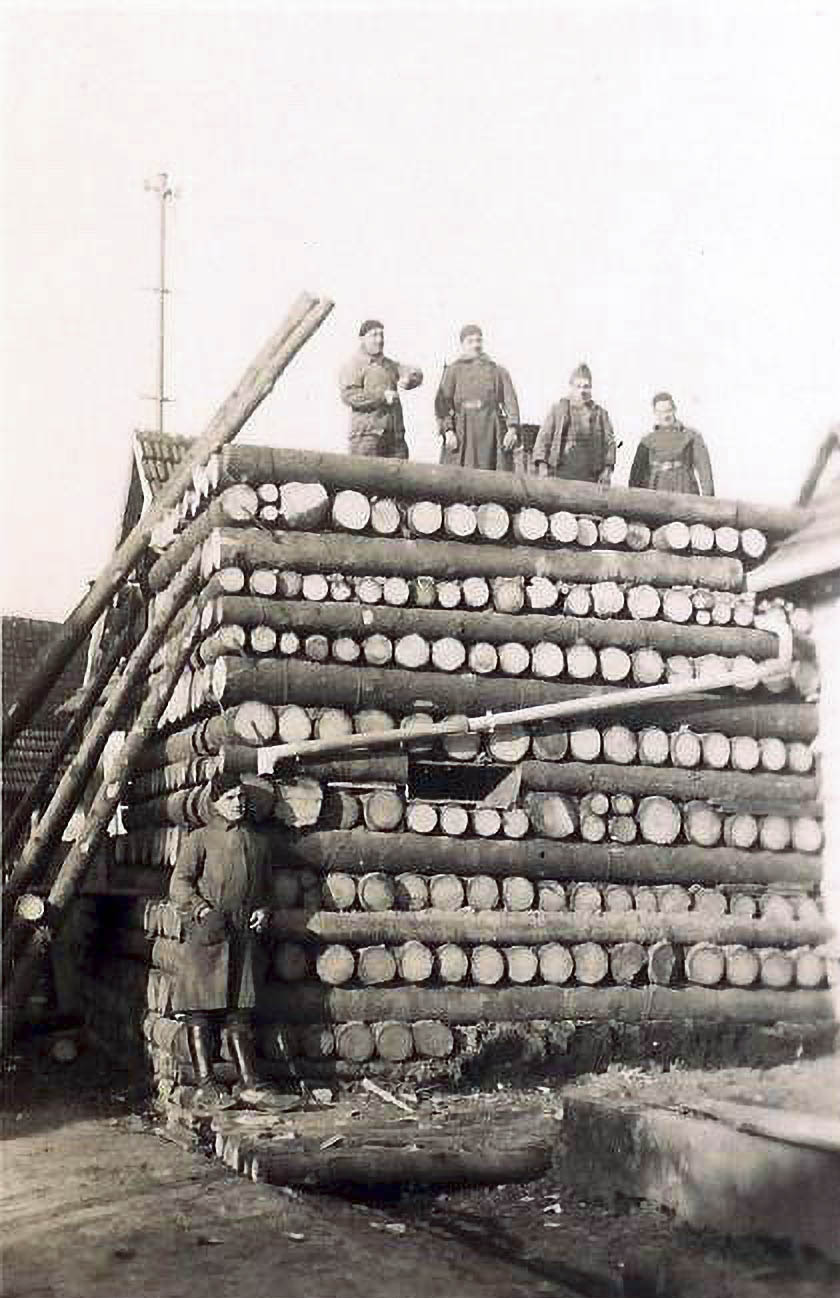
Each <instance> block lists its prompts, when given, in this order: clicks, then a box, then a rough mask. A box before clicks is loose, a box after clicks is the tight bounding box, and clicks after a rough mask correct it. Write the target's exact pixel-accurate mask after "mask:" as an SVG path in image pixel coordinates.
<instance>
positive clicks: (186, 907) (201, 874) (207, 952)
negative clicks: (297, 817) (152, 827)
mask: <svg viewBox="0 0 840 1298" xmlns="http://www.w3.org/2000/svg"><path fill="white" fill-rule="evenodd" d="M169 896H170V899H171V900H172V901H173V902H174V903H175V905H176V906H177V907H178V910H179V911H180V913H181V915H182V916H183V918H184V919H185V921H186V937H185V941H184V943H183V945H182V948H181V966H180V969H179V971H178V973H177V975H176V978H175V986H174V988H173V993H172V1008H173V1010H176V1011H185V1010H223V1009H239V1010H247V1009H253V1007H254V1004H255V1003H256V995H257V987H258V984H259V983H260V981H261V976H262V968H261V966H262V964H263V961H264V958H263V953H262V951H261V949H260V939H259V937H258V936H257V935H256V934H255V933H254V932H253V931H252V930H251V928H250V927H249V923H250V919H251V915H252V913H253V912H254V911H255V910H258V909H260V908H261V907H263V906H267V905H268V904H269V902H270V900H271V872H270V868H269V857H268V849H267V845H266V840H265V839H264V838H263V837H262V836H261V835H260V834H258V833H257V832H256V831H255V830H254V829H252V828H251V827H250V826H249V825H248V824H245V823H239V824H229V823H228V822H227V821H225V820H223V819H222V818H221V817H215V818H214V819H213V820H212V821H211V823H210V824H209V825H204V826H202V828H200V829H195V830H193V832H192V833H191V834H190V835H189V836H188V838H187V839H186V841H185V842H184V845H183V847H182V848H181V851H180V854H179V856H178V861H177V863H176V865H175V869H174V870H173V872H172V878H171V880H170V883H169ZM204 905H208V906H210V907H212V909H211V910H210V912H209V914H207V915H206V916H205V917H204V918H203V919H201V920H198V919H197V918H196V914H197V912H198V911H199V910H200V908H201V907H202V906H204Z"/></svg>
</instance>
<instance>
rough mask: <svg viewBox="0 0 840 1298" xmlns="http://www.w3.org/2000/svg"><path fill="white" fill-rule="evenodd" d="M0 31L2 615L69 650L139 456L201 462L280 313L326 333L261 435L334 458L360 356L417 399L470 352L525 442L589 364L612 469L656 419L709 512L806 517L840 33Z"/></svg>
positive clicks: (443, 14)
mask: <svg viewBox="0 0 840 1298" xmlns="http://www.w3.org/2000/svg"><path fill="white" fill-rule="evenodd" d="M73 9H74V10H75V12H69V11H68V10H67V9H66V8H65V9H64V10H62V9H61V8H60V7H58V6H50V7H45V6H41V5H37V4H35V3H30V4H28V5H27V6H26V7H25V8H24V7H23V6H17V7H16V6H8V5H7V6H4V7H3V9H2V22H3V32H4V42H3V44H4V63H5V68H4V88H5V89H4V100H3V137H4V150H5V156H4V166H3V177H4V182H5V183H4V197H3V204H2V207H3V218H2V219H3V223H4V225H3V236H4V237H3V250H4V293H3V303H4V308H5V312H4V315H5V318H4V341H5V347H4V369H5V373H4V384H3V391H4V399H3V430H2V431H3V439H4V444H3V466H2V467H3V498H2V526H3V528H4V529H5V532H6V536H5V538H4V543H3V546H2V556H3V563H2V569H3V571H2V578H3V584H2V593H0V607H2V611H3V612H15V613H27V614H32V615H35V616H46V617H58V618H60V617H62V616H64V614H65V613H66V612H67V611H68V610H69V608H70V607H72V606H73V604H75V602H76V601H77V599H78V598H79V596H80V594H81V593H82V591H83V588H84V582H85V580H86V579H88V578H90V577H93V576H94V575H96V573H97V571H98V570H99V568H100V566H101V565H102V564H103V563H104V561H105V559H106V558H107V555H108V552H109V550H110V548H111V546H112V544H113V542H114V538H115V532H116V529H117V526H118V521H119V517H120V513H121V508H122V503H123V496H124V492H125V487H126V484H127V478H128V471H129V466H130V453H131V451H130V447H131V438H132V432H133V430H134V429H135V428H137V427H139V426H143V425H144V424H145V425H150V424H152V423H153V421H154V417H155V408H154V406H153V405H152V404H150V403H147V402H143V401H142V400H141V394H143V393H149V392H154V390H155V382H156V323H155V299H154V298H153V296H151V295H150V294H148V293H147V292H145V291H144V290H145V289H146V288H148V287H149V286H150V285H152V284H154V282H155V277H156V273H157V271H156V259H157V217H156V209H155V205H154V200H153V198H152V196H151V195H150V194H148V193H145V192H144V189H143V181H144V179H145V178H146V177H149V176H153V175H154V174H155V173H157V172H159V171H161V170H168V171H169V172H170V173H171V175H172V177H173V179H174V181H175V182H176V183H177V184H178V185H179V186H180V188H181V197H180V198H179V199H178V201H177V204H176V206H175V209H174V213H173V216H172V221H171V240H170V261H169V266H170V279H171V284H172V288H173V290H174V292H173V296H172V298H171V299H170V312H169V321H170V334H169V338H170V344H169V348H168V360H169V368H170V393H171V395H172V396H173V397H174V398H175V401H174V403H173V404H172V405H171V406H170V407H169V408H168V410H167V427H168V429H169V431H173V432H179V433H186V434H197V433H199V432H200V431H201V430H202V429H203V427H204V426H205V424H206V422H207V420H208V419H209V417H210V416H211V415H212V413H213V411H214V410H215V408H216V406H217V405H218V404H219V403H220V402H221V401H222V399H223V398H224V397H225V395H226V394H227V392H228V391H229V389H230V388H231V387H232V385H233V384H234V383H235V382H236V380H237V378H238V377H239V375H240V373H241V371H242V370H243V369H244V367H245V366H246V365H247V364H248V363H249V361H250V360H251V359H252V357H253V355H254V354H255V353H256V351H257V350H258V348H259V347H260V346H261V345H262V343H263V342H264V341H265V339H266V338H267V336H268V335H269V334H270V333H271V332H272V331H273V329H274V328H275V327H276V326H277V324H278V323H279V321H280V319H281V318H282V316H283V315H284V313H285V311H286V309H287V307H288V305H289V303H290V302H291V300H292V299H293V298H294V297H295V296H296V295H297V294H298V293H299V292H300V291H301V289H304V288H305V289H308V290H310V291H313V292H316V293H321V294H325V295H328V296H330V297H332V298H334V299H335V301H336V310H335V311H334V313H333V315H332V316H331V317H330V319H329V320H328V322H327V323H326V325H325V326H324V327H323V328H322V329H321V331H320V333H319V334H318V335H316V337H315V339H314V340H313V341H312V342H311V343H310V344H309V345H308V347H307V348H306V350H305V352H304V353H302V354H301V356H300V357H299V358H298V360H297V361H296V362H295V364H294V366H293V367H292V368H291V369H290V370H289V371H288V372H287V374H286V376H284V378H283V379H282V380H281V383H280V385H279V386H278V388H277V390H276V391H275V393H274V394H273V395H272V397H270V398H269V400H268V401H267V402H266V403H265V405H264V407H263V408H262V409H261V411H259V412H258V414H257V416H256V417H255V418H254V420H253V421H252V424H251V425H250V426H249V428H248V429H246V432H245V434H243V436H245V437H247V438H248V439H249V440H254V441H261V442H270V443H276V444H278V445H289V446H293V445H305V446H310V447H315V446H317V447H321V448H324V449H330V450H340V449H343V447H344V445H345V441H344V439H345V433H346V424H347V412H346V411H345V410H344V408H343V407H342V406H341V405H340V404H339V402H338V397H337V391H336V372H337V370H338V367H339V366H340V364H341V362H342V361H343V360H344V359H345V358H346V356H347V355H349V354H350V353H351V352H352V351H353V350H354V348H355V347H356V345H357V337H356V335H357V331H358V324H359V321H360V320H361V319H362V318H363V317H365V316H369V315H377V316H380V317H382V318H383V319H384V321H385V323H386V327H387V339H386V344H387V347H388V350H389V351H390V352H391V354H392V355H394V356H396V357H397V358H399V359H401V360H405V361H410V362H413V363H417V364H419V365H421V366H422V367H423V369H424V371H425V373H426V382H425V384H424V386H423V387H422V388H421V389H420V390H419V392H416V393H410V394H408V395H407V396H406V398H405V403H404V404H405V409H406V416H407V424H408V430H409V443H410V445H411V448H412V454H413V456H414V457H415V458H418V459H433V458H435V456H436V450H437V439H436V437H435V435H434V420H433V414H432V403H433V397H434V389H435V386H436V383H437V380H438V377H439V375H440V370H441V366H442V363H443V361H444V359H446V358H447V357H451V356H452V355H453V354H454V353H455V352H456V350H457V331H458V328H459V327H460V325H461V324H462V323H463V322H464V321H465V320H478V321H479V322H480V323H481V324H483V325H484V328H485V341H486V346H487V349H488V351H489V352H490V354H491V355H493V356H495V357H496V358H498V359H499V360H501V361H503V362H504V363H505V364H506V365H507V366H508V368H509V369H510V371H511V373H512V375H513V379H514V382H515V384H516V386H517V389H518V392H519V397H520V404H521V407H522V412H523V418H524V419H526V420H529V421H538V420H540V419H541V418H542V417H543V415H544V414H545V411H546V409H547V407H548V405H549V403H550V402H551V401H552V400H555V399H557V398H558V397H559V396H561V395H563V393H564V391H565V388H566V383H567V379H568V374H569V371H570V370H571V368H572V366H573V365H574V364H575V363H576V362H577V361H579V360H581V359H586V360H588V361H589V363H590V365H591V366H592V369H593V371H594V377H595V395H596V399H598V400H600V401H601V402H602V403H603V404H605V405H606V406H607V408H608V409H609V411H610V413H611V415H612V417H613V423H614V425H615V427H616V430H617V433H618V436H619V437H620V438H621V439H623V442H624V446H623V449H622V450H621V452H620V453H619V461H618V468H617V474H616V481H618V482H626V478H627V472H628V469H629V463H630V459H631V458H632V451H633V447H634V445H635V442H636V441H637V439H638V437H639V436H640V435H641V434H642V433H643V432H644V431H646V430H647V428H648V426H649V421H650V399H651V396H652V394H653V392H654V391H655V390H656V389H657V388H661V387H667V388H670V389H671V390H672V391H673V393H674V395H675V396H676V398H677V401H678V404H679V407H680V412H681V414H682V416H683V418H684V419H685V421H686V422H689V423H692V424H695V425H696V426H698V427H699V428H700V429H701V430H702V431H703V433H704V434H705V436H706V438H707V441H708V444H709V447H710V450H711V454H712V459H713V462H714V467H715V471H716V477H717V482H718V491H719V494H721V495H724V494H725V495H743V496H749V497H751V498H753V499H761V498H764V499H767V500H771V501H789V500H791V499H792V498H793V497H794V496H795V495H796V492H797V490H798V488H799V485H800V482H801V480H802V478H803V477H804V475H805V473H806V471H807V469H808V467H809V465H810V462H811V460H812V459H813V456H814V452H815V449H816V446H817V444H818V441H819V440H820V439H821V437H823V436H824V434H825V432H826V430H827V428H828V425H829V424H830V423H831V422H832V421H833V420H836V419H838V418H840V369H839V367H838V359H839V358H840V297H839V296H838V284H839V283H840V239H839V238H838V233H837V232H838V228H840V203H838V198H840V192H839V191H840V180H838V176H840V167H838V162H840V158H838V153H840V95H839V94H838V90H837V84H838V77H837V68H838V65H840V5H838V4H836V3H835V2H834V0H823V2H822V3H821V4H809V3H806V2H805V0H799V3H780V2H779V0H763V3H761V4H757V3H756V4H753V3H747V2H744V0H742V2H741V3H738V4H726V3H719V2H716V0H693V2H689V0H686V2H685V3H681V2H680V0H670V3H658V2H655V0H648V3H631V2H629V0H627V2H619V0H614V2H613V3H599V2H598V0H567V2H565V3H564V2H559V3H555V4H543V5H539V6H537V5H533V6H528V5H526V4H522V3H513V0H511V3H510V4H508V5H489V4H473V5H463V4H462V5H459V4H457V3H454V2H453V0H448V2H447V3H445V4H436V3H426V4H415V5H413V6H408V5H396V4H385V3H371V4H367V5H360V4H343V5H342V4H334V5H326V4H320V5H319V4H317V3H309V4H306V5H303V4H300V5H297V6H292V5H284V4H282V3H279V2H277V0H275V3H274V4H272V5H271V7H270V9H267V8H265V7H263V8H262V9H259V8H256V7H253V6H252V7H249V6H247V5H245V4H238V5H236V6H234V5H232V4H226V5H221V4H219V5H215V6H213V5H210V4H204V5H201V6H191V5H189V4H184V3H182V4H180V5H179V6H177V9H176V8H175V7H174V6H173V7H170V8H169V9H167V7H166V6H165V5H163V4H158V5H156V6H155V7H154V9H155V12H151V11H150V10H148V9H146V8H145V7H144V6H141V5H139V4H136V3H135V4H123V5H121V6H115V5H114V6H110V7H109V6H107V5H102V4H100V5H98V6H95V7H89V8H86V7H85V6H84V5H80V4H78V3H77V4H76V5H75V6H73Z"/></svg>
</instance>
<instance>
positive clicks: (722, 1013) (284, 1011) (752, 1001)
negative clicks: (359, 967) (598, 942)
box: [261, 983, 833, 1024]
mask: <svg viewBox="0 0 840 1298" xmlns="http://www.w3.org/2000/svg"><path fill="white" fill-rule="evenodd" d="M261 1010H262V1013H263V1014H264V1016H265V1017H267V1018H268V1017H276V1018H280V1017H285V1018H286V1019H287V1020H288V1021H289V1022H294V1023H319V1022H324V1023H344V1022H371V1023H375V1022H379V1021H380V1020H382V1019H396V1020H398V1021H401V1022H403V1023H406V1022H408V1023H410V1022H412V1021H413V1020H414V1019H427V1018H434V1019H443V1020H444V1022H447V1023H457V1024H471V1023H482V1022H487V1021H489V1022H491V1023H492V1022H511V1023H515V1022H519V1023H521V1022H528V1021H530V1020H532V1019H548V1020H555V1021H556V1020H559V1019H571V1020H573V1021H574V1022H581V1021H586V1020H605V1019H616V1020H619V1021H621V1022H624V1023H645V1022H650V1021H670V1022H675V1021H677V1022H678V1021H680V1020H684V1019H710V1020H712V1021H714V1022H716V1023H817V1022H823V1021H827V1020H830V1019H831V1018H832V1017H833V1007H832V1001H831V994H830V993H829V992H828V991H802V990H795V991H794V990H790V989H785V990H778V991H777V990H771V989H767V988H749V989H741V988H739V987H727V988H722V989H718V988H708V987H681V988H674V987H660V986H648V987H568V988H567V987H555V986H551V987H544V986H539V987H534V986H531V987H395V988H393V989H391V988H388V989H384V988H364V989H359V990H357V989H355V988H352V989H351V988H335V989H333V990H330V991H328V990H326V988H324V987H322V986H320V985H318V984H316V985H313V984H311V983H298V984H297V985H296V986H295V993H294V996H293V997H290V996H289V993H288V990H287V989H286V988H284V987H279V988H278V990H277V991H274V990H273V989H272V988H269V989H268V994H267V995H266V997H265V1002H264V1007H261Z"/></svg>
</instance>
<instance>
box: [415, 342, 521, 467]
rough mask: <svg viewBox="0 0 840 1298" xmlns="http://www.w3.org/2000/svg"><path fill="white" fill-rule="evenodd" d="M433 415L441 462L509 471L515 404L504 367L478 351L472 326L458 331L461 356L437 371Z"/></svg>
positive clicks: (480, 345) (480, 346)
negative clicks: (435, 422) (438, 435)
mask: <svg viewBox="0 0 840 1298" xmlns="http://www.w3.org/2000/svg"><path fill="white" fill-rule="evenodd" d="M435 414H436V415H437V418H438V429H439V431H440V434H441V436H442V437H443V446H442V447H441V453H440V462H441V464H459V465H461V466H463V467H464V468H467V469H503V470H505V471H507V472H511V471H512V469H513V451H514V450H515V448H516V447H517V446H518V445H519V402H518V401H517V399H516V390H515V389H514V386H513V383H512V381H511V377H510V375H509V374H508V372H507V370H506V369H504V367H503V366H501V365H497V364H496V362H495V361H492V360H491V359H490V357H489V356H487V355H486V353H485V352H484V349H483V338H482V333H481V329H480V328H479V326H478V325H464V327H463V329H462V330H461V355H460V356H459V357H458V359H457V360H456V361H453V362H452V364H451V365H447V366H446V367H445V369H444V371H443V377H442V378H441V381H440V387H439V388H438V392H437V396H436V398H435Z"/></svg>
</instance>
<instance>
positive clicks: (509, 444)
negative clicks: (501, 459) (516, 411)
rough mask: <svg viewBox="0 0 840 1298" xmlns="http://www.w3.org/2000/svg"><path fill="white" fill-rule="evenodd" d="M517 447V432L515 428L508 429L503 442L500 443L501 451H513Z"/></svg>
mask: <svg viewBox="0 0 840 1298" xmlns="http://www.w3.org/2000/svg"><path fill="white" fill-rule="evenodd" d="M518 445H519V430H518V429H517V428H509V429H508V430H507V432H506V433H505V436H504V441H503V442H502V450H503V451H513V450H515V449H516V447H517V446H518Z"/></svg>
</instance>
